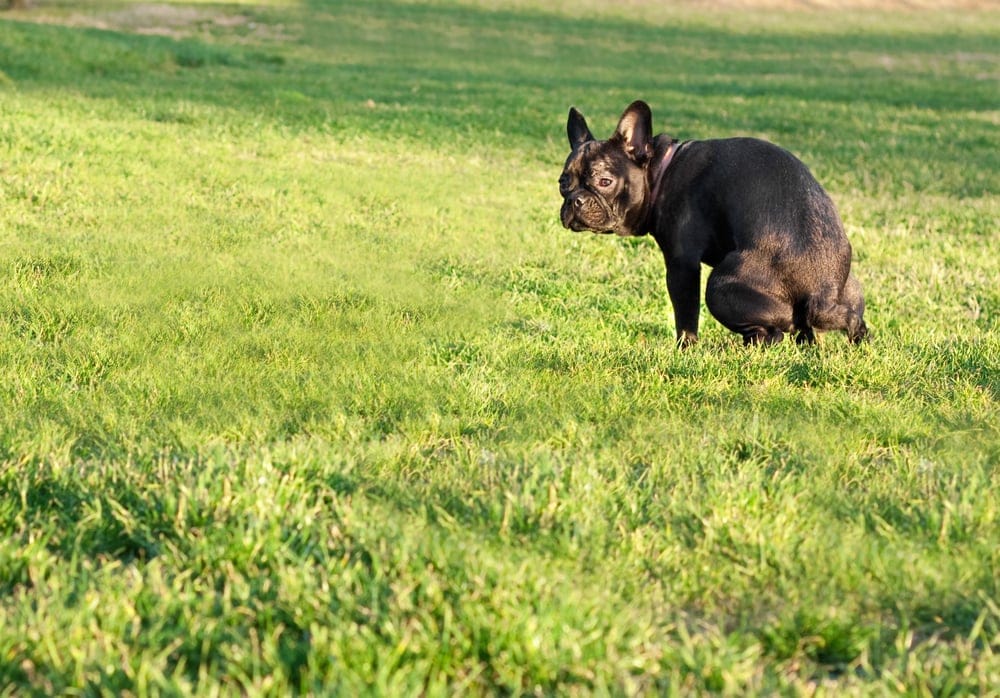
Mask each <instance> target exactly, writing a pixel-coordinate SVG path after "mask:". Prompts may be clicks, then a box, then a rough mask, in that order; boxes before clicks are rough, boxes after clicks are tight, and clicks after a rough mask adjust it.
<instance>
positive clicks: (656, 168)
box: [647, 136, 681, 208]
mask: <svg viewBox="0 0 1000 698" xmlns="http://www.w3.org/2000/svg"><path fill="white" fill-rule="evenodd" d="M661 137H662V138H664V139H666V140H667V147H666V150H664V151H663V154H662V155H660V156H659V158H656V157H654V159H653V162H651V163H650V164H649V168H648V170H647V171H648V173H649V192H650V193H649V207H650V208H654V207H655V205H656V199H657V197H659V195H660V184H661V183H662V182H663V175H665V174H666V172H667V168H668V167H670V161H671V160H673V159H674V155H676V154H677V151H678V150H679V149H680V146H681V144H680V141H678V140H677V139H676V138H670V137H669V136H661Z"/></svg>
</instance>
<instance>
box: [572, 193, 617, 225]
mask: <svg viewBox="0 0 1000 698" xmlns="http://www.w3.org/2000/svg"><path fill="white" fill-rule="evenodd" d="M559 217H560V218H561V219H562V224H563V227H565V228H569V229H570V230H573V231H576V232H580V231H583V230H590V231H593V232H595V233H603V232H609V230H610V228H611V227H612V226H611V216H610V215H609V214H608V211H607V210H606V209H605V207H604V206H603V204H602V202H601V201H600V199H599V198H598V197H596V196H592V195H588V194H585V193H584V194H570V195H569V196H567V197H566V199H565V200H564V201H563V205H562V209H561V210H560V212H559Z"/></svg>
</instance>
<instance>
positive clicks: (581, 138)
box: [566, 107, 594, 150]
mask: <svg viewBox="0 0 1000 698" xmlns="http://www.w3.org/2000/svg"><path fill="white" fill-rule="evenodd" d="M566 135H568V136H569V147H570V148H572V149H573V150H576V149H577V148H579V147H580V146H581V145H583V144H584V143H586V142H587V141H592V140H594V134H592V133H591V132H590V129H589V128H588V127H587V120H586V119H584V118H583V114H581V113H580V112H578V111H577V110H576V107H570V108H569V120H568V121H567V122H566Z"/></svg>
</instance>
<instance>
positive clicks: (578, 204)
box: [573, 196, 583, 208]
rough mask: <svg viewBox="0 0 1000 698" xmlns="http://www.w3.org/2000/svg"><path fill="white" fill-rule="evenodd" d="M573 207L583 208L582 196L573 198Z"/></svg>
mask: <svg viewBox="0 0 1000 698" xmlns="http://www.w3.org/2000/svg"><path fill="white" fill-rule="evenodd" d="M573 207H574V208H583V197H582V196H578V197H576V198H575V199H573Z"/></svg>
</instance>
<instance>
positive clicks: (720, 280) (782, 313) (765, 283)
mask: <svg viewBox="0 0 1000 698" xmlns="http://www.w3.org/2000/svg"><path fill="white" fill-rule="evenodd" d="M755 271H757V270H753V269H751V270H748V269H747V264H746V260H745V258H744V256H743V255H742V254H741V253H739V252H731V253H730V254H729V255H727V256H726V258H725V259H723V260H722V263H721V264H719V265H718V266H717V267H716V268H715V269H714V270H713V271H712V273H711V275H709V277H708V286H707V287H706V289H705V304H706V305H707V306H708V309H709V311H710V312H711V313H712V315H713V316H714V317H715V319H716V320H718V321H719V322H721V323H722V324H723V325H725V326H726V327H727V328H729V329H730V330H732V331H733V332H736V333H737V334H739V335H742V337H743V343H744V344H747V345H749V344H776V343H777V342H780V341H781V340H782V339H783V338H784V336H785V332H788V331H789V330H791V328H792V305H791V303H789V302H788V300H787V299H785V298H783V297H782V296H781V295H780V294H779V293H776V292H775V290H774V289H776V288H780V287H779V286H778V285H777V284H775V283H773V282H772V281H771V280H770V279H769V278H767V276H766V275H762V274H759V273H754V272H755Z"/></svg>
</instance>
